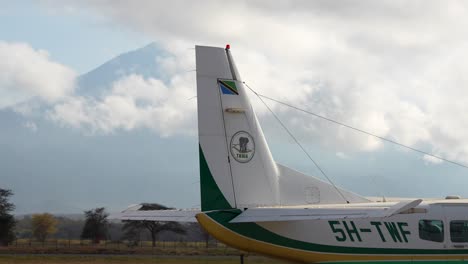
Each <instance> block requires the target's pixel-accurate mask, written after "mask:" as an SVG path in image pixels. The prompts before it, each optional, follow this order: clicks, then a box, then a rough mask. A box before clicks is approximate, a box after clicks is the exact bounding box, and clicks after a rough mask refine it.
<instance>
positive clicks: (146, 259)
mask: <svg viewBox="0 0 468 264" xmlns="http://www.w3.org/2000/svg"><path fill="white" fill-rule="evenodd" d="M244 260H245V262H244V263H245V264H254V263H268V264H285V263H287V262H283V261H280V260H274V259H269V258H265V257H259V256H250V257H245V259H244ZM0 263H2V264H3V263H5V264H9V263H15V264H46V263H47V264H133V263H134V264H146V263H152V264H154V263H158V264H176V263H184V264H215V263H216V264H238V263H240V261H239V257H238V256H237V257H236V256H223V257H221V256H184V257H173V256H165V257H161V256H76V255H73V256H66V255H61V256H41V255H27V256H1V255H0Z"/></svg>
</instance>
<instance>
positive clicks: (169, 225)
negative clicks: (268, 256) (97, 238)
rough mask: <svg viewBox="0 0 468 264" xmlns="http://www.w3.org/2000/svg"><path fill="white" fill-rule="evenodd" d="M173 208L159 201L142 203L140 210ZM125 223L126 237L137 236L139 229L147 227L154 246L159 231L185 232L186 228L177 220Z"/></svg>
mask: <svg viewBox="0 0 468 264" xmlns="http://www.w3.org/2000/svg"><path fill="white" fill-rule="evenodd" d="M170 209H173V208H169V207H166V206H164V205H160V204H157V203H145V204H143V205H142V207H141V208H140V209H138V210H139V211H149V210H170ZM124 222H125V224H124V226H123V229H124V231H125V234H126V237H130V236H132V235H133V237H135V235H136V234H138V232H139V230H141V229H146V230H148V232H149V233H150V235H151V241H152V245H153V247H155V246H156V238H157V236H158V234H159V233H161V232H162V231H169V232H174V233H177V234H185V233H186V230H185V228H184V227H183V226H182V225H181V224H179V223H177V222H159V221H133V220H131V221H124Z"/></svg>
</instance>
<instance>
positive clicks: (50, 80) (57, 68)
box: [0, 41, 76, 109]
mask: <svg viewBox="0 0 468 264" xmlns="http://www.w3.org/2000/svg"><path fill="white" fill-rule="evenodd" d="M75 77H76V74H75V72H74V71H73V70H71V69H70V68H68V67H66V66H64V65H62V64H59V63H57V62H54V61H52V60H51V59H50V58H49V54H48V53H47V52H46V51H45V50H35V49H33V48H32V47H31V46H29V45H28V44H25V43H9V42H4V41H0V95H1V96H0V109H2V108H6V107H12V106H15V105H17V104H21V103H24V102H27V101H28V100H30V99H31V98H39V99H40V100H43V101H45V102H48V103H51V102H55V101H57V100H59V99H60V98H63V97H64V96H65V95H67V94H69V93H71V92H72V91H73V88H74V81H75Z"/></svg>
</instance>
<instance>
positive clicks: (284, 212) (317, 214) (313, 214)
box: [230, 199, 422, 223]
mask: <svg viewBox="0 0 468 264" xmlns="http://www.w3.org/2000/svg"><path fill="white" fill-rule="evenodd" d="M421 202H422V200H421V199H416V200H410V201H402V202H399V203H396V204H393V205H389V206H381V207H375V206H374V207H372V206H370V207H355V206H349V207H346V206H342V205H341V207H332V206H330V207H324V208H317V207H312V208H287V207H283V208H281V207H279V208H273V207H272V208H250V209H247V210H245V211H244V212H242V213H241V214H240V215H238V216H237V217H235V218H234V219H232V220H231V221H230V223H248V222H281V221H301V220H328V219H354V218H374V217H379V218H383V217H390V216H392V215H395V214H399V213H402V212H407V213H408V212H409V210H410V209H412V208H415V207H416V206H418V205H419V204H420V203H421Z"/></svg>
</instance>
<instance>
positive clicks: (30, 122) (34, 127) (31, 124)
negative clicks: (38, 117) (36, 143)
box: [23, 121, 37, 132]
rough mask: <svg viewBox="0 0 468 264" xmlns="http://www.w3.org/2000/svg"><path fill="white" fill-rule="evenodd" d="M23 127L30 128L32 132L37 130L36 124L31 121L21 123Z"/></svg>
mask: <svg viewBox="0 0 468 264" xmlns="http://www.w3.org/2000/svg"><path fill="white" fill-rule="evenodd" d="M23 127H25V128H27V129H29V130H31V131H32V132H37V125H36V123H34V122H33V121H27V122H25V123H23Z"/></svg>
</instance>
